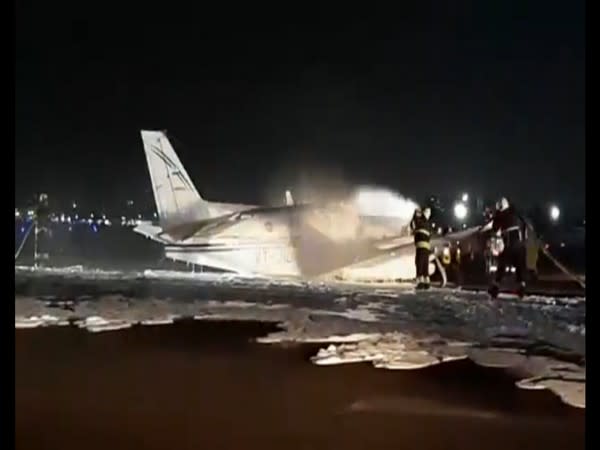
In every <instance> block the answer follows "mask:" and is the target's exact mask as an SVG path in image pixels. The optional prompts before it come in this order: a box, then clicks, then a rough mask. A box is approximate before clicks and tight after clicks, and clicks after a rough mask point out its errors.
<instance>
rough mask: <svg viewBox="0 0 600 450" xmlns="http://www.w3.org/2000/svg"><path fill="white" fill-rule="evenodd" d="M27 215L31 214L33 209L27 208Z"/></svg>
mask: <svg viewBox="0 0 600 450" xmlns="http://www.w3.org/2000/svg"><path fill="white" fill-rule="evenodd" d="M27 215H28V216H30V217H31V216H33V209H29V210H27Z"/></svg>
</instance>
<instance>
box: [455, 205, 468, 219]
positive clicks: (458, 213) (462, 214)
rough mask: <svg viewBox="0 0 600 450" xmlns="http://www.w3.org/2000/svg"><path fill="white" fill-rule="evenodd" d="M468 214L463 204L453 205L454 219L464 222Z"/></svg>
mask: <svg viewBox="0 0 600 450" xmlns="http://www.w3.org/2000/svg"><path fill="white" fill-rule="evenodd" d="M468 213H469V210H468V208H467V207H466V206H465V204H464V203H457V204H456V205H454V217H456V218H457V219H458V220H464V219H465V218H466V217H467V214H468Z"/></svg>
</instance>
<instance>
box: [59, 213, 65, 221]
mask: <svg viewBox="0 0 600 450" xmlns="http://www.w3.org/2000/svg"><path fill="white" fill-rule="evenodd" d="M65 220H66V218H65V215H64V214H61V215H60V222H61V223H65Z"/></svg>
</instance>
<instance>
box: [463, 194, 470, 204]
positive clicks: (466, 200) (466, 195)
mask: <svg viewBox="0 0 600 450" xmlns="http://www.w3.org/2000/svg"><path fill="white" fill-rule="evenodd" d="M462 201H463V202H465V203H466V202H468V201H469V194H467V193H466V192H465V193H464V194H463V195H462Z"/></svg>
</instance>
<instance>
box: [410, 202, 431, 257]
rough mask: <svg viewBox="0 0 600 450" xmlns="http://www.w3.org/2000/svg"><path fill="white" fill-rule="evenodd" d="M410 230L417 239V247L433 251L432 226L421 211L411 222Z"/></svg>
mask: <svg viewBox="0 0 600 450" xmlns="http://www.w3.org/2000/svg"><path fill="white" fill-rule="evenodd" d="M410 229H411V231H412V234H413V236H414V237H415V247H417V248H424V249H427V250H430V249H431V244H430V239H431V226H430V225H429V221H428V220H427V218H426V217H425V216H424V215H423V213H422V212H421V210H419V209H418V210H416V211H415V214H414V215H413V218H412V220H411V221H410Z"/></svg>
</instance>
